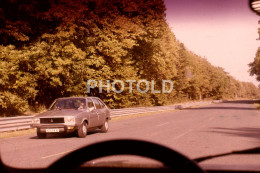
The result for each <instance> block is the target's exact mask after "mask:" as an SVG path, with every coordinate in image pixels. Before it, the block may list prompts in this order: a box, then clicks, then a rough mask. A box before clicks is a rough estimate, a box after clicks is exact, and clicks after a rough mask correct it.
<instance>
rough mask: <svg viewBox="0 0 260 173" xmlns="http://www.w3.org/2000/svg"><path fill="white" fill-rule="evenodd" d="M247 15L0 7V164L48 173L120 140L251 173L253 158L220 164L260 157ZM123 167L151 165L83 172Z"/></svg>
mask: <svg viewBox="0 0 260 173" xmlns="http://www.w3.org/2000/svg"><path fill="white" fill-rule="evenodd" d="M249 4H250V2H249V0H196V1H194V0H46V1H42V0H1V3H0V116H1V117H0V156H1V159H2V160H3V162H4V163H5V164H6V165H9V166H12V167H18V168H46V167H48V166H49V165H51V164H52V163H53V162H55V161H56V160H58V159H60V158H61V157H63V156H64V155H66V154H68V153H70V152H71V151H74V150H76V149H78V148H80V147H83V146H85V145H89V144H93V143H96V142H100V141H104V140H111V139H122V138H124V139H138V140H145V141H150V142H155V143H158V144H161V145H164V146H166V147H168V148H170V149H173V150H177V151H179V152H181V153H183V154H184V155H186V156H187V157H189V158H190V159H196V158H203V157H207V156H211V155H220V156H221V157H218V158H212V159H208V160H203V161H202V162H200V163H199V164H200V165H201V166H204V167H207V166H211V167H213V168H226V167H229V166H230V167H232V168H238V169H239V170H242V169H244V167H246V169H247V168H254V169H257V170H260V168H259V160H260V155H259V154H254V155H253V154H234V155H225V154H223V153H230V152H232V151H234V150H235V151H238V150H246V149H250V148H256V147H260V145H259V144H260V143H259V142H260V114H259V110H260V101H259V98H260V92H259V91H260V90H259V81H260V48H259V38H260V37H259V32H260V30H259V15H258V14H257V13H255V12H253V11H252V9H251V8H250V6H249ZM79 110H82V111H79ZM151 152H153V151H151ZM222 154H223V155H222ZM130 162H131V163H134V164H137V165H139V164H141V163H144V164H151V165H160V164H158V163H157V162H155V161H151V160H143V158H137V157H132V156H116V157H113V158H104V159H101V160H94V161H92V162H90V163H88V164H86V165H88V166H89V165H95V164H97V165H102V164H103V163H105V164H106V165H114V164H115V165H122V164H124V163H126V164H128V163H130ZM242 167H243V168H242ZM258 168H259V169H258Z"/></svg>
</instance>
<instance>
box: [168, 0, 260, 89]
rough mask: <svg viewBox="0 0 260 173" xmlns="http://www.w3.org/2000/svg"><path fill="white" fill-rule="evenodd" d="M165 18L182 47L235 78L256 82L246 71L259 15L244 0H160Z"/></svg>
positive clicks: (254, 46) (255, 44)
mask: <svg viewBox="0 0 260 173" xmlns="http://www.w3.org/2000/svg"><path fill="white" fill-rule="evenodd" d="M164 2H165V5H166V8H167V10H166V20H167V23H168V24H169V26H170V27H171V29H172V31H173V33H174V34H175V36H176V38H177V39H178V40H179V41H180V42H182V43H184V45H185V46H186V48H187V49H188V50H190V51H192V52H194V53H195V54H197V55H200V56H202V57H204V58H206V59H207V60H208V61H209V62H210V63H211V64H212V65H214V66H219V67H223V68H224V69H225V71H226V72H228V73H229V74H230V75H232V76H233V77H235V78H236V79H237V80H240V81H245V82H253V83H254V84H255V85H259V84H260V83H259V82H257V81H256V80H255V77H252V76H250V75H249V73H248V70H249V67H248V64H249V63H250V62H252V61H253V60H254V57H255V54H256V51H257V48H258V47H259V46H260V41H257V40H256V39H257V38H258V37H259V35H258V33H257V28H258V27H260V25H259V24H258V20H259V19H260V17H259V16H257V15H256V14H255V13H254V12H252V11H251V10H250V8H249V5H248V0H164Z"/></svg>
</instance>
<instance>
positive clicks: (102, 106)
mask: <svg viewBox="0 0 260 173" xmlns="http://www.w3.org/2000/svg"><path fill="white" fill-rule="evenodd" d="M98 102H99V104H100V107H101V108H102V109H103V108H104V107H105V105H104V103H102V102H101V101H100V100H98Z"/></svg>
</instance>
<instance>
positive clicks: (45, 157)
mask: <svg viewBox="0 0 260 173" xmlns="http://www.w3.org/2000/svg"><path fill="white" fill-rule="evenodd" d="M72 151H74V150H69V151H64V152H60V153H56V154H52V155H48V156H44V157H42V159H47V158H50V157H54V156H58V155H61V154H65V153H69V152H72Z"/></svg>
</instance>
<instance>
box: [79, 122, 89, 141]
mask: <svg viewBox="0 0 260 173" xmlns="http://www.w3.org/2000/svg"><path fill="white" fill-rule="evenodd" d="M86 136H87V124H86V123H85V122H83V123H82V124H81V125H80V127H79V129H78V137H79V138H85V137H86Z"/></svg>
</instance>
